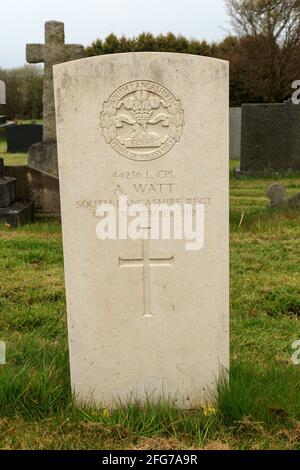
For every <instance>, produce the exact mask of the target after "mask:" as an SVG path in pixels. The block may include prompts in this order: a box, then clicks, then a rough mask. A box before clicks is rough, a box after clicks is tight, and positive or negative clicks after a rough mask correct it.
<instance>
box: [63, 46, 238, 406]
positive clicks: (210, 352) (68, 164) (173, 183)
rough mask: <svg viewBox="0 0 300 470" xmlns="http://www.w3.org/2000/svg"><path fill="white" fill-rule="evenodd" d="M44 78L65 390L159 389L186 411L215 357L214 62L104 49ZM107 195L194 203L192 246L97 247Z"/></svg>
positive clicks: (219, 130)
mask: <svg viewBox="0 0 300 470" xmlns="http://www.w3.org/2000/svg"><path fill="white" fill-rule="evenodd" d="M187 71H188V72H187ZM54 77H55V94H56V116H57V132H58V151H59V171H60V183H61V202H62V220H63V236H64V259H65V275H66V278H65V279H66V293H67V305H68V329H69V345H70V361H71V378H72V387H73V388H74V390H75V394H76V395H77V398H78V400H89V399H92V400H93V401H94V402H96V403H102V404H106V405H107V406H113V405H114V403H115V400H118V399H120V400H121V401H127V400H130V398H131V399H134V398H138V399H141V400H144V399H145V397H146V396H148V398H150V399H152V400H155V399H156V398H158V397H160V396H161V395H162V394H163V395H164V396H165V397H170V398H175V399H176V400H177V401H176V404H177V405H178V406H182V407H185V408H192V407H193V406H196V405H197V404H199V403H201V402H203V399H204V396H205V394H206V393H207V392H208V391H209V390H210V389H213V390H215V386H216V381H217V379H218V377H219V374H220V370H221V369H222V366H223V367H225V368H227V367H228V362H229V361H228V358H229V351H228V349H229V347H228V345H229V341H228V160H229V155H228V153H229V142H228V140H229V139H228V135H229V125H228V124H229V123H228V108H229V103H228V94H229V93H228V89H229V87H228V63H227V62H224V61H221V60H215V59H211V58H206V57H199V56H192V55H191V56H189V55H185V54H168V53H129V54H114V55H107V56H100V57H93V58H89V59H85V60H82V61H75V62H71V63H69V64H61V65H57V66H56V67H54ZM216 96H217V97H218V99H216ZM148 100H149V101H148ZM125 102H126V105H125ZM141 103H143V104H141ZM155 106H157V107H159V108H157V107H156V111H154V112H152V111H153V109H152V108H153V107H155ZM117 109H118V118H117V117H116V114H115V113H117V111H116V110H117ZM141 109H143V110H144V111H143V115H142V117H141V115H140V113H139V110H141ZM120 113H121V114H120ZM122 113H123V114H124V116H122ZM100 115H101V118H100V120H99V117H100ZM151 116H152V117H151ZM162 116H164V119H163V120H162V119H161V118H162ZM150 118H151V122H152V124H151V125H149V127H150V129H148V130H147V125H148V124H147V123H148V122H149V120H150ZM183 118H184V119H183ZM122 123H123V124H122ZM130 123H131V124H130ZM162 123H163V124H164V125H162ZM132 125H134V127H132ZM120 192H122V193H123V194H126V195H127V197H128V201H129V203H131V202H132V201H137V200H138V201H142V202H143V203H144V204H149V203H151V202H155V201H158V200H159V201H169V202H172V201H175V202H178V203H179V204H183V203H186V202H191V203H194V204H196V203H198V202H200V201H202V203H205V245H204V248H203V250H201V251H194V252H191V251H190V252H189V251H186V249H185V242H186V240H174V239H172V240H163V241H162V240H144V241H142V240H105V241H100V240H99V239H97V237H96V226H97V223H98V222H99V219H98V218H97V217H96V216H95V210H96V208H97V205H98V204H99V203H100V201H107V202H109V201H111V202H112V204H114V205H115V206H116V205H117V200H118V196H119V195H120Z"/></svg>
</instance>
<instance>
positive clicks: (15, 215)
mask: <svg viewBox="0 0 300 470" xmlns="http://www.w3.org/2000/svg"><path fill="white" fill-rule="evenodd" d="M4 170H5V169H4V163H3V159H2V158H0V223H6V224H9V225H11V226H13V227H17V226H19V225H22V224H24V223H28V222H31V221H32V220H33V209H34V206H33V203H32V202H31V201H24V200H21V199H20V197H19V191H18V183H19V182H18V180H17V178H14V177H10V176H5V175H4Z"/></svg>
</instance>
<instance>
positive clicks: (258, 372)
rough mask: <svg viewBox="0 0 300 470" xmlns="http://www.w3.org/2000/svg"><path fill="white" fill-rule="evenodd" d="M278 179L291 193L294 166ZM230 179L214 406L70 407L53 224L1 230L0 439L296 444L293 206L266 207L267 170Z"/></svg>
mask: <svg viewBox="0 0 300 470" xmlns="http://www.w3.org/2000/svg"><path fill="white" fill-rule="evenodd" d="M237 163H238V162H231V166H235V165H236V166H237ZM278 181H282V182H283V183H284V184H285V186H286V187H287V190H288V192H289V194H290V195H292V194H294V193H296V192H297V191H300V175H299V176H298V177H288V178H285V179H280V178H278ZM230 182H231V211H230V222H231V372H230V387H228V386H227V385H224V384H223V385H222V384H220V393H219V399H218V402H217V403H216V407H215V409H204V410H193V411H190V412H180V411H176V410H174V409H173V408H172V407H171V406H169V405H167V404H162V405H161V406H160V407H152V406H151V404H149V406H147V407H145V408H144V409H140V408H139V407H138V406H137V405H136V406H131V407H128V408H124V409H119V410H118V411H116V412H114V413H110V412H109V411H107V410H95V409H91V410H88V409H86V410H78V409H76V407H75V406H74V404H73V400H72V396H71V392H70V386H69V371H68V351H67V345H66V342H67V337H66V309H65V297H64V282H63V254H62V242H61V227H60V224H59V222H57V221H53V220H52V221H51V220H50V221H44V222H37V223H35V224H33V225H30V226H25V227H22V228H19V229H16V230H14V229H9V228H5V227H2V229H0V339H1V340H3V341H5V342H6V343H7V365H5V366H0V448H2V449H125V448H126V449H130V448H134V449H159V448H161V449H164V448H165V449H177V448H178V449H181V448H182V449H187V448H189V449H193V448H208V449H213V448H216V449H228V448H231V449H275V448H277V449H300V400H299V395H298V393H299V394H300V365H299V366H296V365H293V364H292V362H291V356H292V353H293V350H292V343H293V341H294V340H296V339H300V322H299V315H300V265H299V258H300V243H299V238H300V213H299V212H298V213H296V212H293V211H288V212H272V211H270V210H269V209H267V208H266V204H267V199H266V198H265V195H264V194H265V189H266V186H267V185H268V184H269V183H270V180H269V179H265V180H263V179H247V180H245V179H244V180H235V179H233V178H231V180H230Z"/></svg>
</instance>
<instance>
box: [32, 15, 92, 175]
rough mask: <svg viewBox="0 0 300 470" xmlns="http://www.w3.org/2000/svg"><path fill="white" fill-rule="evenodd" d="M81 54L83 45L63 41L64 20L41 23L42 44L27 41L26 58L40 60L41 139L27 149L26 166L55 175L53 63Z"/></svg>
mask: <svg viewBox="0 0 300 470" xmlns="http://www.w3.org/2000/svg"><path fill="white" fill-rule="evenodd" d="M83 57H84V47H83V46H81V45H79V44H65V31H64V24H63V23H60V22H58V21H47V22H46V23H45V44H27V46H26V60H27V62H29V63H31V64H36V63H39V62H44V64H45V70H44V92H43V109H44V111H43V118H44V135H43V142H42V143H38V144H35V145H34V146H33V147H32V148H31V149H30V151H29V161H28V163H29V166H31V167H33V168H36V169H37V170H41V171H45V172H47V173H50V174H52V175H54V176H58V168H57V147H56V123H55V106H54V88H53V65H56V64H61V63H63V62H69V61H71V60H76V59H81V58H83Z"/></svg>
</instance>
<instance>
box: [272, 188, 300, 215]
mask: <svg viewBox="0 0 300 470" xmlns="http://www.w3.org/2000/svg"><path fill="white" fill-rule="evenodd" d="M266 195H267V197H268V198H269V199H270V203H271V207H272V208H284V207H286V208H288V207H290V208H293V209H300V193H298V194H296V195H295V196H293V197H291V198H289V199H288V197H287V193H286V189H285V187H284V186H283V185H282V184H278V183H274V184H271V185H270V186H269V187H268V188H267V192H266Z"/></svg>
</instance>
